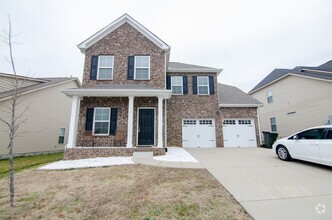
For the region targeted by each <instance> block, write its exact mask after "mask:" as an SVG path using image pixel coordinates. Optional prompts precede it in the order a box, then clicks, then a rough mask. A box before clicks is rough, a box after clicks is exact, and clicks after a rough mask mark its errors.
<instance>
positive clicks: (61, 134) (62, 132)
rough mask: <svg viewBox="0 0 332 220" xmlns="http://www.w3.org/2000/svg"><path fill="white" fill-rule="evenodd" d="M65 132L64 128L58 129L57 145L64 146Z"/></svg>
mask: <svg viewBox="0 0 332 220" xmlns="http://www.w3.org/2000/svg"><path fill="white" fill-rule="evenodd" d="M65 130H66V129H64V128H60V129H59V138H58V144H64V143H65Z"/></svg>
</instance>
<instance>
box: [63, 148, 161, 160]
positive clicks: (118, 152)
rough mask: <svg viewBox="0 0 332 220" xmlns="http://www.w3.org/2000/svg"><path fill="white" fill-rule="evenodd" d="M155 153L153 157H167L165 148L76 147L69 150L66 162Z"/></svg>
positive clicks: (66, 150)
mask: <svg viewBox="0 0 332 220" xmlns="http://www.w3.org/2000/svg"><path fill="white" fill-rule="evenodd" d="M151 151H152V152H153V156H161V155H165V148H155V147H154V148H151V147H133V148H126V147H75V148H67V149H65V152H64V159H65V160H77V159H86V158H95V157H130V156H133V153H134V152H151Z"/></svg>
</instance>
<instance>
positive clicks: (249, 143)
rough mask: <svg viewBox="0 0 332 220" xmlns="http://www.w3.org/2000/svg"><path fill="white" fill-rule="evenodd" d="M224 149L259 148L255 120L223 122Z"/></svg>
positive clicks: (228, 120) (230, 119) (225, 120)
mask: <svg viewBox="0 0 332 220" xmlns="http://www.w3.org/2000/svg"><path fill="white" fill-rule="evenodd" d="M223 137H224V147H257V141H256V129H255V123H254V119H247V118H244V119H233V118H227V119H224V120H223Z"/></svg>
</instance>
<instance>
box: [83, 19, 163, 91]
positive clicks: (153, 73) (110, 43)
mask: <svg viewBox="0 0 332 220" xmlns="http://www.w3.org/2000/svg"><path fill="white" fill-rule="evenodd" d="M93 55H114V66H113V67H114V68H113V80H90V66H91V57H92V56H93ZM134 55H149V56H150V80H127V71H128V69H127V68H128V56H134ZM96 84H146V85H149V86H150V87H153V88H157V89H164V88H165V51H163V50H162V49H160V48H159V47H158V46H156V45H155V44H154V43H153V42H151V41H150V40H149V39H147V38H146V37H145V36H144V35H143V34H141V33H140V32H139V31H137V30H136V29H135V28H133V27H132V26H131V25H129V24H128V23H125V24H123V25H121V26H120V27H119V28H117V29H116V30H114V31H113V32H111V33H110V34H108V35H107V36H106V37H104V38H103V39H101V40H100V41H98V42H96V43H95V44H94V45H92V46H91V47H89V48H88V49H86V51H85V62H84V73H83V82H82V85H83V87H89V86H94V85H96Z"/></svg>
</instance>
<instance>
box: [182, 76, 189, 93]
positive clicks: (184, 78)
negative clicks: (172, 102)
mask: <svg viewBox="0 0 332 220" xmlns="http://www.w3.org/2000/svg"><path fill="white" fill-rule="evenodd" d="M182 82H183V94H184V95H186V94H188V77H187V76H183V78H182Z"/></svg>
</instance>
